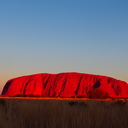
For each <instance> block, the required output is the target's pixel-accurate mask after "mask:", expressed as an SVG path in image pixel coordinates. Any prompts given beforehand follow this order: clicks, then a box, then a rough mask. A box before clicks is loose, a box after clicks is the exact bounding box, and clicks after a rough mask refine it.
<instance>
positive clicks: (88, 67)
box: [0, 0, 128, 93]
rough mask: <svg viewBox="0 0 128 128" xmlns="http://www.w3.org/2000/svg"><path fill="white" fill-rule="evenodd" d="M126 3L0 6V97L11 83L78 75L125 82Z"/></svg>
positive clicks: (72, 0)
mask: <svg viewBox="0 0 128 128" xmlns="http://www.w3.org/2000/svg"><path fill="white" fill-rule="evenodd" d="M127 15H128V1H127V0H122V1H120V0H116V1H115V0H107V1H102V0H97V1H95V0H90V1H86V0H85V1H84V0H80V1H78V0H65V1H60V0H56V1H52V0H48V1H42V0H31V1H28V0H26V1H17V0H12V1H9V0H1V1H0V16H1V17H0V35H1V36H0V37H1V38H0V93H1V91H2V89H3V86H4V85H5V83H6V82H7V81H8V80H9V79H12V78H15V77H19V76H25V75H32V74H38V73H53V74H55V73H62V72H78V73H87V74H96V75H103V76H109V77H113V78H116V79H119V80H122V81H126V82H127V83H128V69H127V66H128V50H127V49H128V16H127Z"/></svg>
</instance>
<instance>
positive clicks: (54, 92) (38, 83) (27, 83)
mask: <svg viewBox="0 0 128 128" xmlns="http://www.w3.org/2000/svg"><path fill="white" fill-rule="evenodd" d="M94 90H95V92H96V93H97V94H98V95H101V92H102V94H103V95H102V96H106V97H114V98H119V97H120V98H121V97H122V98H125V97H128V84H127V83H126V82H124V81H120V80H116V79H114V78H111V77H107V76H100V75H91V74H84V73H60V74H47V73H42V74H35V75H29V76H22V77H18V78H14V79H11V80H9V81H8V82H7V83H6V85H5V86H4V89H3V91H2V95H4V96H41V97H90V94H94V93H93V91H94ZM99 92H100V93H99ZM94 97H95V96H94ZM101 98H102V97H101Z"/></svg>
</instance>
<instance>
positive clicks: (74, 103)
mask: <svg viewBox="0 0 128 128" xmlns="http://www.w3.org/2000/svg"><path fill="white" fill-rule="evenodd" d="M68 104H69V105H70V106H76V105H77V104H78V102H75V101H70V102H69V103H68Z"/></svg>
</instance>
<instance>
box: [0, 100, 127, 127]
mask: <svg viewBox="0 0 128 128" xmlns="http://www.w3.org/2000/svg"><path fill="white" fill-rule="evenodd" d="M0 128H128V102H127V101H122V100H118V101H101V100H55V99H54V100H53V99H52V100H51V99H47V100H46V99H16V98H14V99H11V98H10V99H9V98H0Z"/></svg>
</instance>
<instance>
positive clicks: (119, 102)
mask: <svg viewBox="0 0 128 128" xmlns="http://www.w3.org/2000/svg"><path fill="white" fill-rule="evenodd" d="M125 105H126V101H122V100H118V101H116V102H114V103H112V104H111V106H125Z"/></svg>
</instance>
